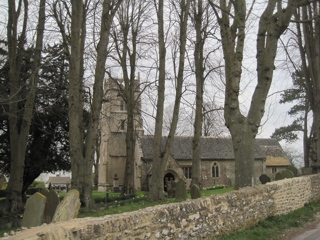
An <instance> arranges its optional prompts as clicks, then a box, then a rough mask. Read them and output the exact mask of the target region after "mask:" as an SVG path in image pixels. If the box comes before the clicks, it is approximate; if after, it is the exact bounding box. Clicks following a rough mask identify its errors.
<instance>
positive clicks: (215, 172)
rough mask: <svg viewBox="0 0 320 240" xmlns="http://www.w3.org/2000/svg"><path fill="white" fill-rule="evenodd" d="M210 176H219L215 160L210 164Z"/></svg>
mask: <svg viewBox="0 0 320 240" xmlns="http://www.w3.org/2000/svg"><path fill="white" fill-rule="evenodd" d="M212 177H219V165H218V163H216V162H214V163H213V166H212Z"/></svg>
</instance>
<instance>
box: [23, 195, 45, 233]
mask: <svg viewBox="0 0 320 240" xmlns="http://www.w3.org/2000/svg"><path fill="white" fill-rule="evenodd" d="M46 200H47V199H46V197H45V196H44V195H42V194H41V193H38V192H36V193H35V194H33V195H32V196H30V197H29V198H28V200H27V203H26V207H25V211H24V214H23V219H22V223H21V226H22V227H28V228H29V227H36V226H40V225H41V224H42V221H43V213H44V208H45V205H46Z"/></svg>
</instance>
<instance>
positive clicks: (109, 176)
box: [98, 76, 143, 192]
mask: <svg viewBox="0 0 320 240" xmlns="http://www.w3.org/2000/svg"><path fill="white" fill-rule="evenodd" d="M136 84H137V87H136V94H135V95H136V97H137V98H138V96H139V95H140V88H139V84H140V77H139V76H138V79H137V80H136ZM122 87H124V82H123V79H115V78H109V79H107V80H106V81H105V86H104V90H105V98H104V99H105V101H104V102H103V105H102V114H101V144H100V163H99V177H98V191H103V192H105V191H107V190H120V189H121V186H122V184H123V180H124V171H125V163H126V130H127V129H126V119H127V111H126V103H125V101H124V99H123V96H122V94H121V92H122V91H121V89H122ZM136 106H137V107H136V111H135V112H136V114H135V132H136V134H137V136H136V139H137V141H136V148H135V155H136V156H135V176H136V177H135V179H136V180H135V188H136V189H137V190H140V189H141V181H140V177H141V162H140V161H141V160H140V155H141V150H140V148H138V145H139V143H138V142H139V137H140V136H142V135H143V124H142V117H141V101H140V100H138V102H137V105H136Z"/></svg>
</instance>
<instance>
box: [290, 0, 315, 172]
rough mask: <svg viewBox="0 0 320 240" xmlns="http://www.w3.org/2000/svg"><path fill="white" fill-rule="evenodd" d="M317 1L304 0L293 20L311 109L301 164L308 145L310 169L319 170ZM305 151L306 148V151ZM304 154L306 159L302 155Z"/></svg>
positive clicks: (307, 154) (307, 163)
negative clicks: (310, 121) (310, 125)
mask: <svg viewBox="0 0 320 240" xmlns="http://www.w3.org/2000/svg"><path fill="white" fill-rule="evenodd" d="M317 16H319V2H318V1H315V2H313V3H308V4H306V5H304V6H301V7H300V8H298V9H297V10H296V12H295V19H296V20H297V24H296V26H297V38H298V44H299V50H300V56H301V60H302V69H303V73H304V76H305V80H306V93H307V99H308V101H309V103H310V107H311V110H312V112H313V123H312V136H311V140H309V142H305V143H304V144H305V148H304V151H305V153H304V156H305V160H304V161H305V166H306V167H307V166H309V150H310V147H309V146H307V144H310V145H311V151H312V154H311V156H310V158H311V160H312V165H311V167H312V168H313V172H314V173H316V172H319V170H320V163H319V161H320V160H319V159H320V78H319V75H320V67H319V66H320V56H319V53H320V30H319V28H320V26H319V20H318V18H317ZM307 151H308V152H307ZM306 158H308V159H306Z"/></svg>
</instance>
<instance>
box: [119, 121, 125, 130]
mask: <svg viewBox="0 0 320 240" xmlns="http://www.w3.org/2000/svg"><path fill="white" fill-rule="evenodd" d="M125 126H126V120H120V130H121V131H124V129H125Z"/></svg>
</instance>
